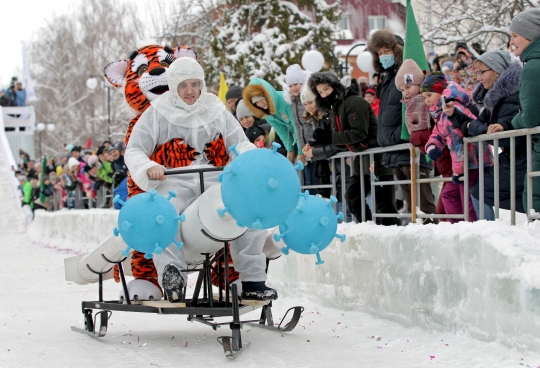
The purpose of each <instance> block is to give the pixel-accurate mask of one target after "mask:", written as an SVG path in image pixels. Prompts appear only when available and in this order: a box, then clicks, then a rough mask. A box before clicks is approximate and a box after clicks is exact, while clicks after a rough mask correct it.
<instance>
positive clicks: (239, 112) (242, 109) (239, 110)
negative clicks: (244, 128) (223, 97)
mask: <svg viewBox="0 0 540 368" xmlns="http://www.w3.org/2000/svg"><path fill="white" fill-rule="evenodd" d="M246 116H255V114H253V112H252V111H251V110H250V109H248V108H247V106H246V103H245V102H244V100H240V102H238V105H237V106H236V117H237V118H238V119H241V118H245V117H246Z"/></svg>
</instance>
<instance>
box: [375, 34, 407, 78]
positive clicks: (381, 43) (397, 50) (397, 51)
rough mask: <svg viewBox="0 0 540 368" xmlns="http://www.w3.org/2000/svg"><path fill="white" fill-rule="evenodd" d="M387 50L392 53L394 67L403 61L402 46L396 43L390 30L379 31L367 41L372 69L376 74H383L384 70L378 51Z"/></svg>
mask: <svg viewBox="0 0 540 368" xmlns="http://www.w3.org/2000/svg"><path fill="white" fill-rule="evenodd" d="M382 47H386V48H389V49H390V50H392V51H393V52H394V58H395V65H399V64H401V60H402V59H403V46H401V45H400V44H399V43H398V40H397V39H396V36H395V35H394V33H393V32H392V31H391V30H390V29H381V30H378V31H377V32H375V33H373V34H372V35H371V38H370V39H369V41H368V50H369V52H371V55H372V56H373V68H374V69H375V71H376V72H384V68H383V66H382V64H381V62H380V61H379V49H380V48H382Z"/></svg>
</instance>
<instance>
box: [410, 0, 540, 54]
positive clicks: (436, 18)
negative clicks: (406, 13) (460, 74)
mask: <svg viewBox="0 0 540 368" xmlns="http://www.w3.org/2000/svg"><path fill="white" fill-rule="evenodd" d="M539 3H540V2H539V1H538V0H475V1H471V0H445V1H429V0H428V2H427V4H429V5H430V6H431V9H428V8H427V7H420V11H421V12H422V11H423V12H425V13H426V14H427V18H428V19H429V18H430V21H431V26H428V25H426V24H421V26H423V27H422V28H424V29H427V30H428V31H427V32H425V33H424V34H423V35H422V38H423V39H424V41H428V42H431V43H432V44H433V45H453V44H455V43H456V42H457V41H461V40H464V41H467V42H470V43H473V42H479V43H480V45H481V46H482V47H483V48H484V49H485V50H490V49H496V48H501V47H505V46H506V43H507V42H508V40H509V39H510V30H509V29H508V26H509V25H510V21H511V20H512V18H513V17H514V16H516V15H517V14H518V13H520V12H522V11H523V10H525V9H526V8H530V7H537V6H538V5H539Z"/></svg>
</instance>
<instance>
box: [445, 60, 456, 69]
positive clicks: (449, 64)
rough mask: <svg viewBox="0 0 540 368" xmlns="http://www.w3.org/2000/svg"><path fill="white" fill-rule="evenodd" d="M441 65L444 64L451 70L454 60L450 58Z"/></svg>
mask: <svg viewBox="0 0 540 368" xmlns="http://www.w3.org/2000/svg"><path fill="white" fill-rule="evenodd" d="M443 66H445V67H447V68H448V69H450V70H452V69H454V62H453V61H452V60H448V61H445V62H444V64H443Z"/></svg>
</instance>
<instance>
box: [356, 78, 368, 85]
mask: <svg viewBox="0 0 540 368" xmlns="http://www.w3.org/2000/svg"><path fill="white" fill-rule="evenodd" d="M358 83H359V84H360V83H365V84H369V81H368V79H367V78H366V77H360V78H358Z"/></svg>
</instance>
